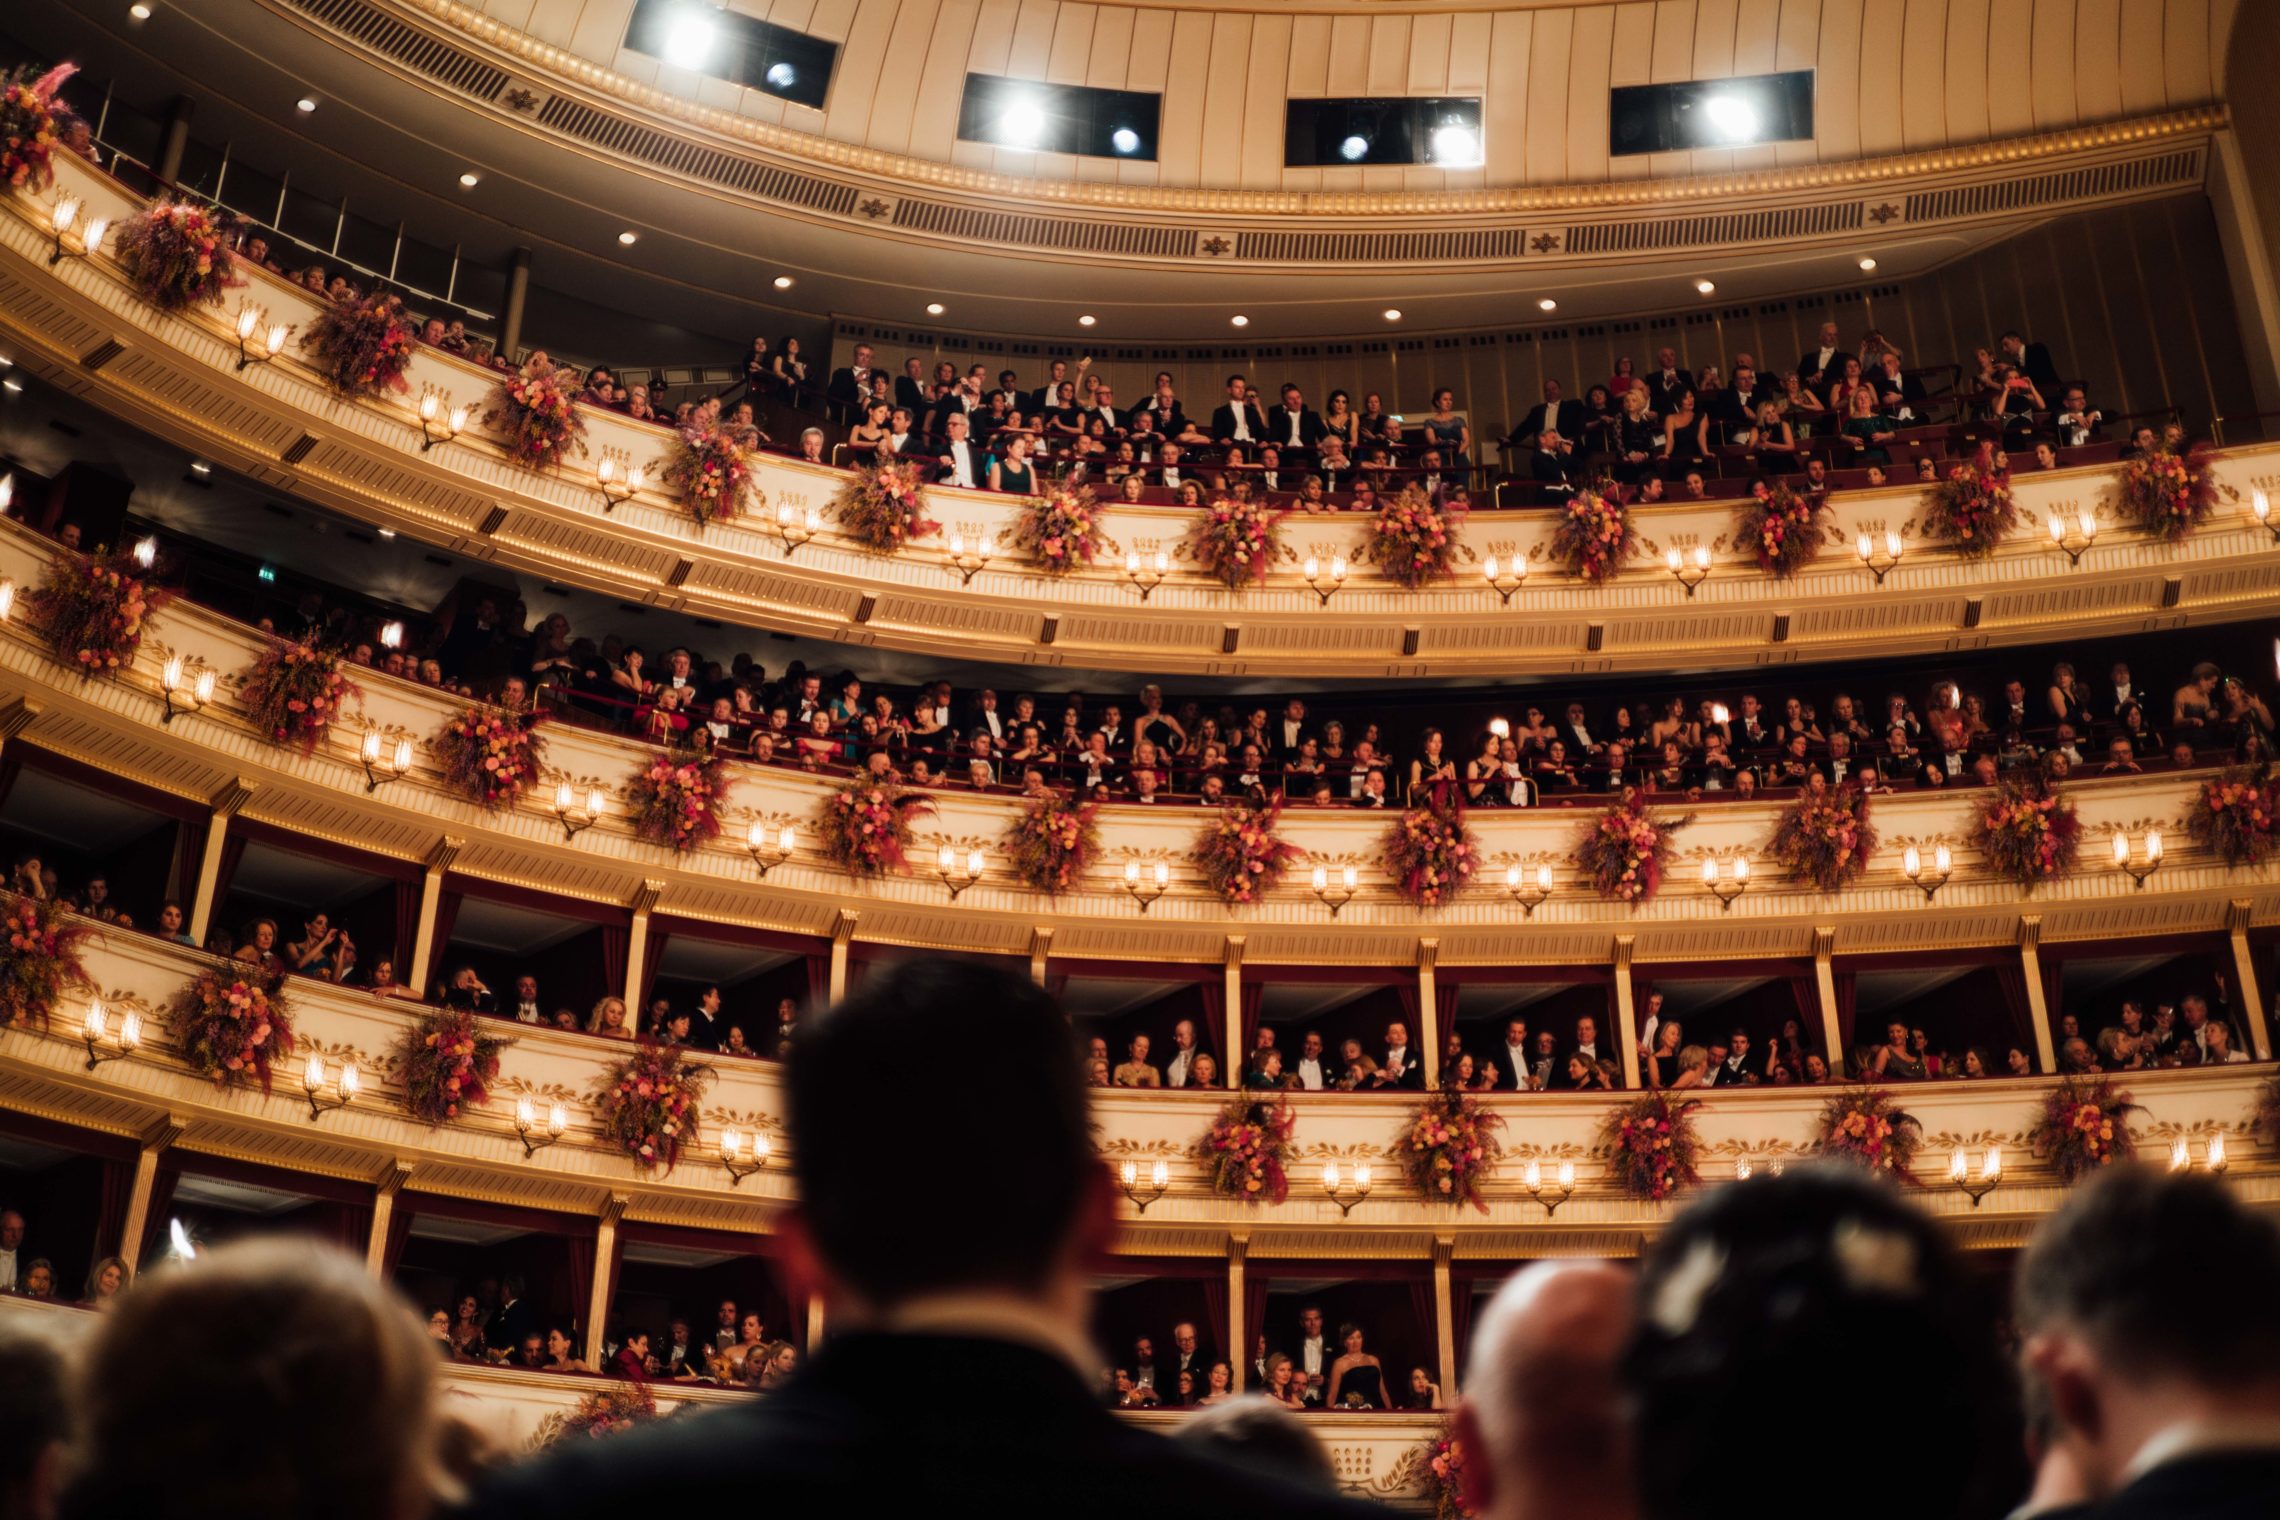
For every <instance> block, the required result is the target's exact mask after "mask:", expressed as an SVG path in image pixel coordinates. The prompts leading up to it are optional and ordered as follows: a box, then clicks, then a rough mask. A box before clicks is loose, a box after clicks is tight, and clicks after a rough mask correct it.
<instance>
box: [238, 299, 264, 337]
mask: <svg viewBox="0 0 2280 1520" xmlns="http://www.w3.org/2000/svg"><path fill="white" fill-rule="evenodd" d="M260 325H261V313H260V312H259V311H257V310H256V309H254V308H253V307H251V306H240V307H239V308H238V317H237V335H238V336H239V337H240V338H250V337H252V336H253V330H254V329H255V328H257V327H259V326H260Z"/></svg>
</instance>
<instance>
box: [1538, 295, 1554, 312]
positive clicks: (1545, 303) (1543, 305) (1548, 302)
mask: <svg viewBox="0 0 2280 1520" xmlns="http://www.w3.org/2000/svg"><path fill="white" fill-rule="evenodd" d="M1559 309H1560V303H1559V302H1557V301H1555V300H1553V299H1552V298H1551V297H1550V296H1546V297H1544V298H1543V299H1542V300H1541V301H1538V302H1537V303H1536V310H1538V311H1558V310H1559Z"/></svg>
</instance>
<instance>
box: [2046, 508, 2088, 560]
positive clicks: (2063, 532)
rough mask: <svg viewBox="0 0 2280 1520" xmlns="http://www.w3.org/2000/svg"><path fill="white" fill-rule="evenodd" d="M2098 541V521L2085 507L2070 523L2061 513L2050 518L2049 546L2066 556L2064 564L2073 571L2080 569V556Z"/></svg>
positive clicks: (2055, 513)
mask: <svg viewBox="0 0 2280 1520" xmlns="http://www.w3.org/2000/svg"><path fill="white" fill-rule="evenodd" d="M2097 541H2098V520H2097V519H2096V518H2094V517H2092V516H2091V515H2090V511H2089V509H2088V508H2087V507H2085V508H2084V509H2083V510H2082V511H2080V512H2078V513H2076V514H2075V515H2074V518H2073V520H2072V521H2069V520H2068V519H2067V516H2066V514H2065V513H2063V512H2053V513H2052V514H2051V516H2050V546H2051V547H2052V548H2053V549H2056V550H2058V551H2059V552H2061V553H2063V554H2064V555H2065V556H2066V562H2067V564H2069V565H2070V566H2072V567H2074V568H2075V569H2080V568H2081V567H2082V556H2083V555H2085V554H2087V553H2089V552H2090V546H2091V545H2092V544H2094V543H2096V542H2097Z"/></svg>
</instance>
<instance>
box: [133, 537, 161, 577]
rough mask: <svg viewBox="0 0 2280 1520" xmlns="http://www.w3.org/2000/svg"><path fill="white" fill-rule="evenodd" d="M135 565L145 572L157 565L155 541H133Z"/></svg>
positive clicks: (143, 539) (140, 539)
mask: <svg viewBox="0 0 2280 1520" xmlns="http://www.w3.org/2000/svg"><path fill="white" fill-rule="evenodd" d="M135 563H136V564H138V565H140V566H142V567H143V568H144V569H145V570H148V569H149V568H150V567H151V566H153V565H155V564H157V563H158V540H157V539H155V538H149V537H145V538H139V539H137V540H135Z"/></svg>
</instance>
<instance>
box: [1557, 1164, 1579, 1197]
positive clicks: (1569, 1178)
mask: <svg viewBox="0 0 2280 1520" xmlns="http://www.w3.org/2000/svg"><path fill="white" fill-rule="evenodd" d="M1574 1186H1575V1163H1574V1162H1572V1161H1563V1162H1561V1163H1560V1188H1561V1190H1562V1191H1566V1190H1569V1189H1572V1188H1573V1187H1574Z"/></svg>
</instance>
